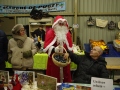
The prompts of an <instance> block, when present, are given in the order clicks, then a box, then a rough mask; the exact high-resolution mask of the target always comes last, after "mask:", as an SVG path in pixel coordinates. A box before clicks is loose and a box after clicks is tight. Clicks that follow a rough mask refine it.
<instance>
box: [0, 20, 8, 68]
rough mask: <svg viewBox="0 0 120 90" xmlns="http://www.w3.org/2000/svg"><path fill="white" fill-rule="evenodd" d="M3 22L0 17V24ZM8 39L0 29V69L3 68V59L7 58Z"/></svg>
mask: <svg viewBox="0 0 120 90" xmlns="http://www.w3.org/2000/svg"><path fill="white" fill-rule="evenodd" d="M1 22H3V21H2V20H1V19H0V25H1ZM7 49H8V39H7V36H6V34H5V33H4V31H2V30H0V70H5V67H6V66H5V61H7V59H8V53H7Z"/></svg>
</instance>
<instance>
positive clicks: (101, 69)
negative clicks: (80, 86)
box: [68, 51, 109, 83]
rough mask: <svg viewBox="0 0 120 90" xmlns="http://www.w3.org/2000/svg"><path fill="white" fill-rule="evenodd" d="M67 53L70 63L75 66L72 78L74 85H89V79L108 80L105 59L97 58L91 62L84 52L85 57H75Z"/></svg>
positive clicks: (87, 54)
mask: <svg viewBox="0 0 120 90" xmlns="http://www.w3.org/2000/svg"><path fill="white" fill-rule="evenodd" d="M68 53H69V57H70V58H71V61H72V62H74V63H75V64H77V69H76V71H75V73H74V76H73V82H74V83H91V77H98V78H109V73H108V70H107V69H106V64H107V63H106V61H105V58H103V57H99V58H98V59H97V60H93V59H92V58H91V57H90V55H89V53H86V52H85V55H76V54H74V53H72V52H69V51H68Z"/></svg>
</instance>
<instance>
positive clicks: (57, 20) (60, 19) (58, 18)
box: [52, 15, 69, 28]
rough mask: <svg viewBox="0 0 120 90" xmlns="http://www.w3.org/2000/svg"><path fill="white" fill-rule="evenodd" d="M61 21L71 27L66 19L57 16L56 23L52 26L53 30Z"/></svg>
mask: <svg viewBox="0 0 120 90" xmlns="http://www.w3.org/2000/svg"><path fill="white" fill-rule="evenodd" d="M59 21H62V22H66V26H67V27H68V26H69V25H68V22H67V20H66V19H64V18H63V17H62V16H60V15H58V16H56V17H55V19H54V23H53V25H52V28H53V27H54V26H55V25H56V24H57V23H58V22H59Z"/></svg>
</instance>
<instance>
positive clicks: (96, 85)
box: [91, 77, 113, 90]
mask: <svg viewBox="0 0 120 90" xmlns="http://www.w3.org/2000/svg"><path fill="white" fill-rule="evenodd" d="M91 90H113V80H112V79H103V78H95V77H92V79H91Z"/></svg>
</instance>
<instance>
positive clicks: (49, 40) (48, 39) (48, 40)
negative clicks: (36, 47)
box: [43, 30, 56, 55]
mask: <svg viewBox="0 0 120 90" xmlns="http://www.w3.org/2000/svg"><path fill="white" fill-rule="evenodd" d="M55 42H56V37H55V34H54V31H53V30H49V31H47V32H46V35H45V42H44V49H43V51H44V52H47V53H48V55H50V54H51V52H52V51H53V49H54V46H53V44H54V43H55Z"/></svg>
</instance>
